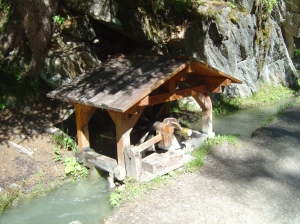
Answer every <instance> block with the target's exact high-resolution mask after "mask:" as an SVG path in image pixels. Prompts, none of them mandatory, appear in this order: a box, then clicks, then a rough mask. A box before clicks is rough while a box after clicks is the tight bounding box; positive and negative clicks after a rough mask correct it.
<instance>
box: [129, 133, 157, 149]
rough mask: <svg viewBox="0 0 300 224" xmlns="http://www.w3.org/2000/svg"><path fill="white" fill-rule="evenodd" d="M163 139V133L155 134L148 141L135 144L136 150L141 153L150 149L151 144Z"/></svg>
mask: <svg viewBox="0 0 300 224" xmlns="http://www.w3.org/2000/svg"><path fill="white" fill-rule="evenodd" d="M161 140H162V134H160V133H159V134H157V135H156V136H154V137H153V138H150V139H149V140H148V141H146V142H144V143H142V144H140V145H138V146H135V147H134V151H136V152H139V153H141V152H142V151H144V150H145V149H148V148H149V147H150V146H152V145H154V144H155V143H157V142H159V141H161Z"/></svg>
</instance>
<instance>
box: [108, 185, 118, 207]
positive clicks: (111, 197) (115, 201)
mask: <svg viewBox="0 0 300 224" xmlns="http://www.w3.org/2000/svg"><path fill="white" fill-rule="evenodd" d="M109 201H110V204H111V205H112V206H113V207H114V208H115V207H118V206H119V205H120V203H121V191H120V190H118V189H117V190H116V191H115V192H113V193H111V194H110V195H109Z"/></svg>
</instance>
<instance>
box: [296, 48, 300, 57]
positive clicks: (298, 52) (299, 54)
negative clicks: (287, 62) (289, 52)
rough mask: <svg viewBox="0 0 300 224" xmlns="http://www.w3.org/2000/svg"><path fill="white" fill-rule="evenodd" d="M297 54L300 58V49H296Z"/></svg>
mask: <svg viewBox="0 0 300 224" xmlns="http://www.w3.org/2000/svg"><path fill="white" fill-rule="evenodd" d="M295 54H296V55H297V56H300V48H297V49H295Z"/></svg>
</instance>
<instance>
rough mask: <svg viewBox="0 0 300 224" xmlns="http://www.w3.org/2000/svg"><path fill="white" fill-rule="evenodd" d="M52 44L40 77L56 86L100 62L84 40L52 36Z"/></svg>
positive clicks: (41, 66) (50, 84) (42, 64)
mask: <svg viewBox="0 0 300 224" xmlns="http://www.w3.org/2000/svg"><path fill="white" fill-rule="evenodd" d="M51 46H52V48H50V49H49V50H48V51H47V53H46V54H45V56H44V60H42V63H41V65H40V77H41V78H42V80H44V82H45V83H46V84H47V85H48V86H50V87H52V88H56V87H58V86H60V85H63V84H65V83H68V82H70V81H71V80H72V79H74V78H75V77H77V76H78V75H80V74H82V73H84V72H85V71H87V70H89V69H91V68H93V67H96V66H98V65H99V64H100V61H99V60H98V58H97V56H96V55H95V53H94V52H93V50H92V49H91V48H90V47H89V46H88V45H86V43H84V42H79V41H74V40H72V39H71V40H67V38H65V40H64V39H63V37H62V36H60V35H57V36H53V37H52V41H51Z"/></svg>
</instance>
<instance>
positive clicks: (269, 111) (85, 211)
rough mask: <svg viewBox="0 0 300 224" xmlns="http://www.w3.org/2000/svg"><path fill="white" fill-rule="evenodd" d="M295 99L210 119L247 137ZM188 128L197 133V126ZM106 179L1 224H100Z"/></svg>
mask: <svg viewBox="0 0 300 224" xmlns="http://www.w3.org/2000/svg"><path fill="white" fill-rule="evenodd" d="M289 102H295V98H289V99H286V100H283V101H281V102H278V103H275V104H273V105H270V106H261V107H258V108H251V109H246V110H241V111H237V112H235V113H232V114H230V115H226V116H218V117H217V118H214V120H213V128H214V132H215V133H216V134H227V135H228V134H238V135H239V136H240V137H241V138H250V137H251V135H252V133H253V132H254V131H255V130H256V129H257V128H260V127H261V126H262V123H263V121H265V120H267V119H268V118H269V117H270V116H271V115H273V114H275V113H277V111H278V110H279V108H280V107H281V106H283V105H285V104H287V103H289ZM190 128H192V129H195V130H201V124H200V123H199V122H198V123H197V124H191V125H190ZM109 193H110V192H109V190H108V186H107V180H106V178H100V179H98V180H90V179H86V180H82V181H78V182H75V183H68V184H65V185H63V186H61V187H59V188H57V189H56V190H54V191H52V192H50V193H49V194H47V195H46V196H43V197H37V198H35V199H33V200H25V201H22V202H21V203H19V204H18V205H16V206H14V207H11V208H9V209H6V210H5V211H4V212H3V213H2V215H1V216H0V223H1V224H33V223H34V224H35V223H43V224H48V223H49V224H50V223H51V224H52V223H55V224H68V223H70V222H72V221H80V222H81V223H83V224H100V223H101V222H102V221H103V219H104V217H105V216H106V215H107V214H108V212H109V211H110V210H111V206H110V203H109Z"/></svg>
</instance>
